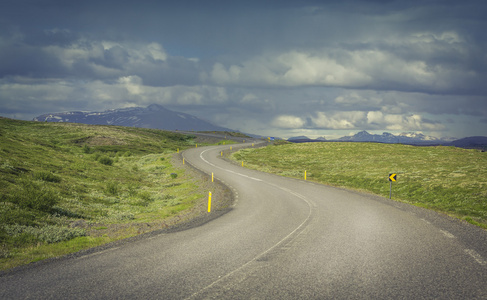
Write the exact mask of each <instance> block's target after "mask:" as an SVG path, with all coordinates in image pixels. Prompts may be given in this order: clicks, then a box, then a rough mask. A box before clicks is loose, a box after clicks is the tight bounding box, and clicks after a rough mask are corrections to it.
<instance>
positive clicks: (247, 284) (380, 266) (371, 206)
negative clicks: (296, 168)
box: [0, 146, 487, 299]
mask: <svg viewBox="0 0 487 300" xmlns="http://www.w3.org/2000/svg"><path fill="white" fill-rule="evenodd" d="M235 147H236V146H234V148H235ZM224 149H228V146H217V147H205V148H203V147H200V148H195V149H190V150H187V151H185V152H184V154H183V155H184V157H185V160H186V161H187V162H188V163H191V164H192V165H194V166H195V167H197V168H199V169H201V170H203V171H205V172H207V173H209V174H210V173H211V172H213V173H214V175H215V177H216V178H217V179H219V180H221V181H223V182H224V183H225V184H226V185H228V186H229V187H231V188H232V189H233V190H234V192H235V195H236V201H235V204H234V207H233V209H232V210H231V211H230V212H228V213H226V214H225V215H223V216H221V217H219V218H217V219H215V220H213V221H210V222H208V223H206V224H204V225H202V226H199V227H196V228H193V229H189V230H185V231H180V232H175V233H167V234H159V235H154V236H151V237H150V238H145V239H139V240H137V241H136V242H131V243H126V244H122V245H119V246H116V247H111V248H107V249H104V250H102V251H97V252H93V253H90V254H86V255H77V256H73V257H70V258H64V259H59V260H55V261H52V262H49V263H47V264H39V265H36V266H33V267H30V268H25V269H21V270H18V271H16V272H12V273H7V274H6V275H3V276H1V277H0V299H81V298H82V299H133V298H135V299H487V261H486V260H487V232H486V231H484V230H482V229H479V228H477V227H475V226H472V225H469V224H464V223H462V222H460V221H457V220H454V219H451V218H449V217H446V216H443V215H440V214H437V213H434V212H431V211H428V210H424V209H421V208H416V207H412V206H409V205H407V204H401V203H397V202H394V201H390V200H388V199H384V198H381V197H377V196H372V195H365V194H359V193H355V192H350V191H347V190H342V189H337V188H331V187H327V186H323V185H318V184H314V183H311V182H307V181H302V180H295V179H288V178H282V177H278V176H274V175H269V174H265V173H261V172H257V171H252V170H247V169H245V168H242V167H241V166H238V165H236V164H232V163H229V162H226V161H224V160H222V159H220V158H219V156H220V151H222V150H224ZM212 200H213V201H218V199H212Z"/></svg>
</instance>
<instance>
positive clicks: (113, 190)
mask: <svg viewBox="0 0 487 300" xmlns="http://www.w3.org/2000/svg"><path fill="white" fill-rule="evenodd" d="M105 191H106V192H107V194H109V195H112V196H117V195H118V192H119V191H118V185H117V183H115V182H109V183H107V187H106V189H105Z"/></svg>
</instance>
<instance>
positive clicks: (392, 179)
mask: <svg viewBox="0 0 487 300" xmlns="http://www.w3.org/2000/svg"><path fill="white" fill-rule="evenodd" d="M396 180H397V174H395V173H392V174H389V181H396Z"/></svg>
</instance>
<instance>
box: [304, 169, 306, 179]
mask: <svg viewBox="0 0 487 300" xmlns="http://www.w3.org/2000/svg"><path fill="white" fill-rule="evenodd" d="M304 180H306V170H304Z"/></svg>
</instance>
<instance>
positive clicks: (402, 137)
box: [288, 131, 487, 150]
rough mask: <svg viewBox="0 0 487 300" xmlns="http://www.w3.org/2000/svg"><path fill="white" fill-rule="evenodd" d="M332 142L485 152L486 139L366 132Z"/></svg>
mask: <svg viewBox="0 0 487 300" xmlns="http://www.w3.org/2000/svg"><path fill="white" fill-rule="evenodd" d="M288 141H290V142H293V143H306V142H323V141H326V140H325V138H323V137H320V138H318V139H310V138H308V137H306V136H297V137H291V138H288ZM329 141H334V142H376V143H386V144H407V145H421V146H431V145H443V146H455V147H460V148H473V149H482V150H487V137H485V136H473V137H467V138H463V139H459V140H456V139H439V138H436V137H432V136H427V135H424V134H422V133H414V132H405V133H401V134H398V135H394V134H392V133H388V132H384V133H382V134H370V133H368V132H367V131H360V132H358V133H356V134H355V135H352V136H344V137H341V138H338V139H336V140H329Z"/></svg>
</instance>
